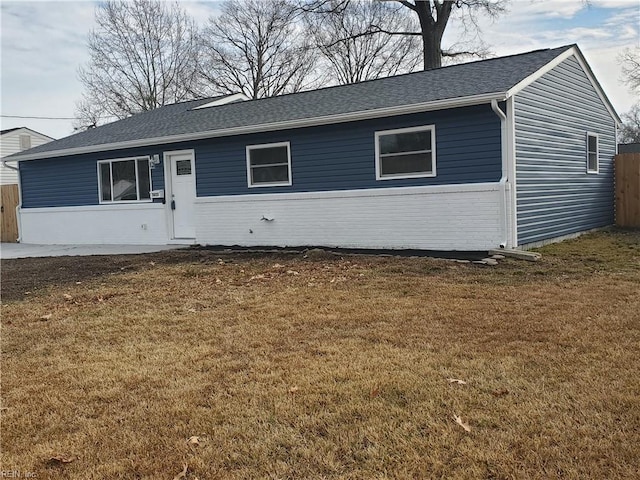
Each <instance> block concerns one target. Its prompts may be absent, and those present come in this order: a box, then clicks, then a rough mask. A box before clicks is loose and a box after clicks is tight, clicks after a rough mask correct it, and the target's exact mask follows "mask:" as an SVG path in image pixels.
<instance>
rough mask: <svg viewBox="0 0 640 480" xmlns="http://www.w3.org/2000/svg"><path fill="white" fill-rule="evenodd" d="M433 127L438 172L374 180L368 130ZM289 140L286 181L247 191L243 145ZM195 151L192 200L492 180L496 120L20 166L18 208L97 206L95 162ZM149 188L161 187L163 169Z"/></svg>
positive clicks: (325, 130)
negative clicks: (194, 196) (288, 182)
mask: <svg viewBox="0 0 640 480" xmlns="http://www.w3.org/2000/svg"><path fill="white" fill-rule="evenodd" d="M420 125H435V129H436V170H437V176H436V177H431V178H417V179H404V180H384V181H376V177H375V150H374V148H375V145H374V132H376V131H379V130H391V129H396V128H404V127H412V126H420ZM287 141H288V142H290V144H291V170H292V185H291V186H278V187H264V188H248V185H247V166H246V146H247V145H254V144H263V143H274V142H287ZM183 149H194V150H195V165H196V188H197V195H198V197H206V196H219V195H243V194H263V193H282V192H309V191H327V190H349V189H365V188H388V187H399V186H414V185H444V184H460V183H478V182H497V181H498V180H499V179H500V176H501V153H500V121H499V119H498V117H497V116H496V115H495V113H493V111H492V110H491V107H490V106H489V105H479V106H474V107H464V108H456V109H452V110H443V111H436V112H425V113H420V114H412V115H403V116H398V117H387V118H382V119H374V120H363V121H358V122H351V123H341V124H335V125H326V126H318V127H308V128H300V129H291V130H283V131H276V132H266V133H260V134H249V135H240V136H234V137H222V138H213V139H207V140H199V141H192V142H180V143H175V144H167V145H160V146H155V147H148V148H136V149H125V150H116V151H112V152H103V153H98V154H86V155H75V156H73V157H63V158H52V159H49V160H33V161H26V162H21V163H20V172H21V176H22V188H23V207H24V208H33V207H50V206H74V205H95V204H98V203H99V202H98V180H97V170H96V162H97V161H98V160H105V159H113V158H124V157H131V156H136V155H153V154H159V155H160V157H161V158H162V152H167V151H171V150H183ZM152 180H153V184H152V188H154V189H161V188H164V178H163V166H162V164H160V165H158V166H157V167H156V168H155V169H153V170H152Z"/></svg>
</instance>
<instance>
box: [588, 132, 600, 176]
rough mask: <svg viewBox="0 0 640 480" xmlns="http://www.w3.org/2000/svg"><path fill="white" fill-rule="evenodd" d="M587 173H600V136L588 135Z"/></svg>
mask: <svg viewBox="0 0 640 480" xmlns="http://www.w3.org/2000/svg"><path fill="white" fill-rule="evenodd" d="M587 173H598V135H597V134H595V133H587Z"/></svg>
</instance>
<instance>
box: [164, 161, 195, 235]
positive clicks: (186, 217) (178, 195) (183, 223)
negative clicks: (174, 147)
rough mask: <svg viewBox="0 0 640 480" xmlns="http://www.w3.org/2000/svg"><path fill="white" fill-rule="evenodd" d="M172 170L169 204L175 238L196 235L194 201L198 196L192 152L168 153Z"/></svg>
mask: <svg viewBox="0 0 640 480" xmlns="http://www.w3.org/2000/svg"><path fill="white" fill-rule="evenodd" d="M168 160H169V170H170V172H171V175H170V176H171V188H170V198H169V199H168V201H169V206H170V208H171V216H172V219H173V222H172V223H173V238H177V239H180V238H185V239H192V238H195V237H196V228H195V221H194V220H195V215H194V211H193V210H194V201H195V198H196V182H195V168H194V167H195V165H194V162H193V153H192V152H176V153H169V154H168Z"/></svg>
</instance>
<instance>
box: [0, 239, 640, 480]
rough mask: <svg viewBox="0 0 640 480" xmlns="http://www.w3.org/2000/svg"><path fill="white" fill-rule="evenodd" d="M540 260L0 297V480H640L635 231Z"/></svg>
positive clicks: (551, 252) (183, 279)
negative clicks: (2, 477)
mask: <svg viewBox="0 0 640 480" xmlns="http://www.w3.org/2000/svg"><path fill="white" fill-rule="evenodd" d="M542 252H543V254H544V256H543V258H542V260H541V261H539V262H537V263H529V262H522V261H515V260H505V261H501V262H500V264H499V265H498V266H497V267H485V266H479V265H475V264H458V263H454V262H451V261H445V260H433V259H426V258H397V257H373V256H369V257H365V256H342V257H329V256H327V257H326V258H319V259H304V258H301V256H300V255H287V254H277V255H261V256H256V255H249V254H233V255H231V254H227V255H221V254H220V253H216V252H211V251H189V252H184V253H181V254H179V255H181V257H180V260H179V261H175V255H176V254H175V253H173V254H170V253H168V254H167V255H174V257H172V258H173V261H167V262H164V261H163V260H162V255H158V254H156V255H154V256H148V257H136V258H137V260H136V262H137V264H136V265H137V266H136V267H135V268H131V269H126V268H125V269H123V270H122V271H121V272H120V273H117V274H111V275H110V274H106V275H103V276H98V277H93V278H86V279H85V280H83V281H81V282H79V283H76V282H75V281H72V282H70V283H67V284H64V285H56V286H50V287H48V288H42V289H40V290H36V291H34V292H32V293H31V294H29V295H26V296H25V298H24V299H23V300H12V301H5V302H4V303H3V305H2V310H1V311H2V407H1V408H2V410H1V411H0V415H1V420H2V439H1V450H2V452H1V460H2V470H3V471H5V472H6V471H15V470H19V471H20V472H21V475H23V477H21V478H25V474H26V472H33V474H35V475H37V477H36V478H39V479H41V478H68V479H115V478H123V479H125V478H126V479H137V478H144V479H169V480H171V479H174V478H186V479H188V480H190V479H195V478H198V479H200V480H203V479H217V478H220V479H227V478H229V479H239V478H245V479H253V478H272V479H285V478H291V479H307V478H310V479H323V478H350V479H351V478H362V479H382V478H487V479H489V478H491V479H502V478H517V479H524V478H532V479H536V478H541V479H542V478H544V479H546V478H569V479H585V478H597V479H600V478H638V476H639V475H640V461H639V457H640V379H639V376H638V372H639V368H638V367H639V366H640V334H639V328H640V232H638V231H632V232H624V231H612V232H604V233H598V234H592V235H587V236H584V237H582V238H580V239H577V240H572V241H568V242H564V243H562V244H557V245H554V246H549V247H546V248H544V249H542ZM141 259H142V261H141ZM76 261H77V259H76ZM23 262H24V263H22V264H21V263H20V261H16V262H11V263H10V262H3V269H4V272H3V276H4V277H3V279H4V282H7V281H8V279H9V276H8V275H10V274H11V275H19V272H20V268H21V267H20V266H21V265H25V266H26V265H27V264H28V263H27V261H23ZM25 268H26V267H25ZM449 379H459V380H462V381H464V382H466V383H464V384H463V383H457V382H451V381H450V380H449ZM456 416H457V417H459V418H460V422H461V423H462V424H464V425H465V426H466V427H468V429H469V431H467V430H466V429H465V428H464V427H463V426H462V425H460V424H458V423H456V421H455V419H454V417H456ZM194 437H195V438H194ZM190 439H191V440H190ZM185 466H186V470H184V468H185ZM181 472H182V475H181Z"/></svg>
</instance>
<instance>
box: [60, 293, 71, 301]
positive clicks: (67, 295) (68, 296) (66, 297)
mask: <svg viewBox="0 0 640 480" xmlns="http://www.w3.org/2000/svg"><path fill="white" fill-rule="evenodd" d="M62 296H63V297H64V298H65V299H66V300H72V299H73V297H72V296H71V295H69V294H68V293H65V294H64V295H62Z"/></svg>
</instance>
